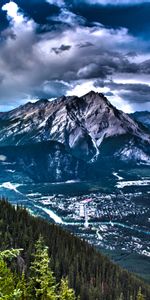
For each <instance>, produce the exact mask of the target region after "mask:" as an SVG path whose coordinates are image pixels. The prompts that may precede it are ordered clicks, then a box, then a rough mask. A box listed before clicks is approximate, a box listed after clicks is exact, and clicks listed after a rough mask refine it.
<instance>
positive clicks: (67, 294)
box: [59, 279, 76, 300]
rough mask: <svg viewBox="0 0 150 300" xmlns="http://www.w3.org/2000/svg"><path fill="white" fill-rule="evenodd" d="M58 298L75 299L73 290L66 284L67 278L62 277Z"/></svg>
mask: <svg viewBox="0 0 150 300" xmlns="http://www.w3.org/2000/svg"><path fill="white" fill-rule="evenodd" d="M59 294H60V295H59V299H60V300H76V296H75V292H74V290H73V289H70V288H69V286H68V279H62V280H61V285H60V293H59Z"/></svg>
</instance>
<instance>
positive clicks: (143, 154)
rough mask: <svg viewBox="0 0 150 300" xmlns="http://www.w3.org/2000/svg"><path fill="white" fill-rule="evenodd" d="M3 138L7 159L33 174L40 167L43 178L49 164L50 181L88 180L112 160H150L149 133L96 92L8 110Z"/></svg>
mask: <svg viewBox="0 0 150 300" xmlns="http://www.w3.org/2000/svg"><path fill="white" fill-rule="evenodd" d="M0 142H1V148H0V155H2V154H3V155H5V154H6V152H7V155H6V157H7V159H8V160H9V159H11V160H13V161H16V164H17V166H19V167H20V168H21V167H22V168H24V170H25V171H26V172H29V173H30V174H31V176H33V174H35V170H36V175H37V176H36V177H38V179H39V180H40V173H41V172H40V170H41V169H42V170H43V165H44V166H45V168H44V170H43V171H42V174H43V175H42V177H43V180H46V181H47V180H49V181H55V180H56V181H62V180H63V181H64V179H65V180H66V179H67V180H68V179H77V178H82V179H84V177H85V176H86V175H87V176H90V173H91V171H92V172H93V176H97V174H98V176H100V172H101V170H102V169H103V168H104V169H105V166H106V164H108V166H110V165H111V164H112V163H113V161H114V162H115V163H116V161H117V162H118V158H119V160H120V161H121V162H126V163H127V162H129V161H130V162H131V161H132V162H133V163H140V162H142V163H146V164H147V163H150V157H149V154H150V136H149V134H148V133H146V131H144V130H143V129H142V128H141V127H140V126H139V125H138V123H136V121H134V120H133V119H132V118H130V116H128V115H126V114H125V113H123V112H122V111H119V110H117V109H116V108H115V107H113V106H112V105H111V104H110V103H109V101H108V100H107V99H106V98H105V97H104V95H103V94H98V93H95V92H90V93H88V94H86V95H85V96H83V97H80V98H78V97H76V96H74V97H65V96H63V97H61V98H59V99H57V100H55V101H51V102H49V101H48V100H39V101H37V102H36V103H35V104H33V103H27V104H26V105H24V106H21V107H19V108H17V109H15V110H13V111H10V112H7V113H2V114H1V115H0ZM33 145H34V151H33ZM10 147H11V154H10V151H9V150H8V149H10ZM20 149H21V150H20ZM39 149H40V150H39ZM30 166H31V167H30ZM32 169H33V172H32ZM52 170H53V171H52ZM98 170H99V171H98ZM38 173H39V175H38ZM44 174H45V175H44ZM94 174H95V175H94Z"/></svg>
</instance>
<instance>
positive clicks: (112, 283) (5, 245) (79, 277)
mask: <svg viewBox="0 0 150 300" xmlns="http://www.w3.org/2000/svg"><path fill="white" fill-rule="evenodd" d="M0 224H1V225H0V251H3V250H4V249H7V251H8V250H9V249H11V248H15V249H17V248H18V249H22V251H21V254H20V255H19V256H18V257H17V261H16V263H15V262H14V259H13V261H12V263H11V266H12V270H13V272H15V276H14V278H15V280H14V282H16V279H17V276H18V275H20V273H21V272H22V271H24V272H25V278H26V279H27V281H28V280H29V278H30V274H31V275H32V274H33V273H30V265H31V262H32V261H33V258H34V256H33V253H34V251H35V243H36V241H37V240H38V239H39V236H42V237H43V238H44V241H45V244H46V245H47V249H48V252H49V256H50V257H51V261H50V266H51V268H52V270H53V271H54V275H55V277H56V280H57V282H59V281H60V279H61V278H62V277H66V276H67V277H68V280H69V285H70V286H71V287H73V288H74V289H75V291H76V294H77V295H79V296H80V299H81V300H102V299H103V300H119V299H124V300H129V299H133V300H136V299H145V300H148V299H150V287H149V286H148V285H147V284H146V283H144V282H143V281H142V280H141V279H139V278H137V277H136V276H134V275H133V274H131V273H129V272H127V271H125V270H124V269H121V268H120V267H119V266H117V265H115V264H113V263H112V262H111V261H110V260H109V259H108V258H107V257H106V256H104V255H102V254H101V253H100V252H99V251H98V250H97V249H95V248H94V247H92V246H91V245H89V244H88V243H87V242H85V241H83V240H80V239H79V238H77V237H75V236H74V235H73V234H71V233H69V232H67V231H65V230H64V229H62V228H61V227H59V226H57V225H54V224H49V223H48V222H47V221H45V220H43V219H41V218H37V217H33V216H31V215H29V213H28V212H27V211H26V210H25V209H23V208H21V207H20V208H19V207H18V206H17V207H13V206H11V205H10V204H9V203H8V202H6V201H4V200H3V201H0ZM20 233H21V234H20ZM7 253H8V252H7ZM43 255H44V253H43ZM39 257H40V256H39V252H38V255H37V258H38V262H37V263H36V265H35V264H34V267H35V266H37V267H39V265H40V263H41V262H42V261H41V260H40V261H39ZM40 258H41V257H40ZM44 258H45V256H43V259H44ZM46 261H47V260H44V261H43V262H44V263H45V262H46ZM1 266H2V267H3V265H1ZM9 266H10V263H9ZM40 270H41V269H40ZM43 272H46V274H45V276H44V275H43ZM0 274H1V278H0V279H1V280H0V288H1V286H2V285H4V286H5V285H6V280H4V278H6V276H8V275H10V273H8V275H7V273H6V271H5V273H4V272H2V270H1V269H0ZM37 274H38V280H37V281H36V287H35V288H36V289H39V288H40V278H41V276H42V279H43V280H46V279H47V277H46V275H47V274H48V272H47V269H45V268H44V267H43V269H42V273H41V272H40V271H39V272H38V273H37ZM6 279H7V278H6ZM10 283H11V282H10ZM37 283H38V284H37ZM46 283H47V281H46ZM43 286H44V287H45V286H47V285H46V284H45V285H44V282H43V285H42V287H43ZM7 287H8V285H7ZM19 287H20V288H22V287H23V288H25V284H24V285H19V286H18V288H19ZM139 289H141V291H142V294H143V296H144V298H137V294H138V291H139ZM43 290H44V291H45V289H44V288H43V289H41V293H42V292H43ZM0 291H1V289H0ZM40 295H41V294H38V296H37V298H36V299H52V298H51V296H50V298H46V297H44V298H43V297H40ZM65 295H66V294H65ZM1 299H2V298H1ZM3 299H4V298H3ZM5 299H6V298H5ZM7 299H8V298H7ZM9 299H14V298H12V297H11V298H9ZM15 299H16V298H15ZM17 299H20V300H21V299H35V298H32V297H30V298H28V297H26V296H24V297H23V298H22V297H20V298H19V297H17ZM53 299H54V298H53ZM61 299H72V298H71V296H70V297H69V296H68V297H67V296H64V298H61ZM73 299H74V298H73Z"/></svg>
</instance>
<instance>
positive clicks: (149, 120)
mask: <svg viewBox="0 0 150 300" xmlns="http://www.w3.org/2000/svg"><path fill="white" fill-rule="evenodd" d="M130 116H131V118H133V119H134V120H136V121H138V122H140V123H142V124H143V125H144V126H145V127H147V128H148V129H150V112H149V111H137V112H135V113H133V114H130Z"/></svg>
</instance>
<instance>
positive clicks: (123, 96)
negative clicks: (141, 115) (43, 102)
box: [0, 0, 150, 112]
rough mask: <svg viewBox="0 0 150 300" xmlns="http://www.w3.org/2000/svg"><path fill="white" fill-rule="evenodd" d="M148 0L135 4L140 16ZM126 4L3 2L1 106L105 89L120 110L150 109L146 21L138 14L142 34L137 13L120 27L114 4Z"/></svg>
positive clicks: (124, 4) (118, 5)
mask: <svg viewBox="0 0 150 300" xmlns="http://www.w3.org/2000/svg"><path fill="white" fill-rule="evenodd" d="M146 2H147V3H146ZM148 2H150V1H134V5H135V11H137V10H138V13H139V14H140V13H142V11H145V5H146V9H147V11H148V10H149V11H150V4H148ZM130 4H131V1H125V0H124V1H102V0H101V1H100V0H99V1H98V0H97V1H96V0H95V1H90V0H82V1H67V0H66V1H65V0H64V1H63V0H57V1H53V0H45V1H44V0H43V1H41V0H31V1H30V4H28V3H27V1H25V0H22V1H21V0H16V1H15V2H12V1H11V2H8V1H2V4H1V9H0V18H1V19H2V21H3V22H1V27H0V109H1V110H7V109H10V108H13V107H16V106H17V105H19V104H22V103H25V102H27V101H29V100H30V101H34V100H36V99H38V98H43V97H44V98H45V97H46V98H48V99H51V98H56V97H59V96H61V95H62V94H65V95H73V94H77V95H82V94H84V93H86V92H88V91H89V90H91V89H93V90H95V91H98V92H103V93H105V95H106V96H107V97H108V98H109V100H110V101H111V102H112V103H113V104H114V105H116V106H117V107H118V108H120V109H123V110H124V111H127V112H130V111H134V110H140V109H150V102H149V92H150V82H149V75H150V54H149V36H148V35H147V34H146V32H147V31H148V28H149V26H150V24H149V23H148V22H147V21H144V19H143V24H142V23H141V26H140V29H139V31H138V28H137V29H136V30H135V28H134V26H133V24H132V23H133V22H134V21H135V22H136V21H137V20H136V14H135V15H134V13H132V14H129V16H130V17H129V18H130V19H128V16H127V15H126V16H125V15H124V18H123V24H121V23H120V22H121V21H120V19H119V20H118V25H117V23H116V22H117V21H116V18H117V13H118V9H121V11H122V14H123V11H124V13H125V12H126V10H127V9H128V10H129V11H130V10H131V11H132V8H131V5H130ZM83 7H84V10H83ZM89 9H90V11H92V12H93V14H92V16H91V15H90V14H89ZM92 9H93V10H92ZM96 9H98V10H99V11H101V10H102V12H104V14H103V18H101V15H102V14H100V13H99V14H98V16H97V15H96V13H94V12H95V11H96ZM108 9H109V20H108V15H107V14H108ZM110 11H111V13H112V15H111V14H110ZM132 12H133V11H132ZM131 17H132V19H131ZM141 17H142V15H141ZM111 18H112V24H111ZM114 20H115V21H114ZM125 20H126V22H125ZM139 22H142V21H141V19H140V21H139ZM141 28H144V29H143V30H144V31H141Z"/></svg>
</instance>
